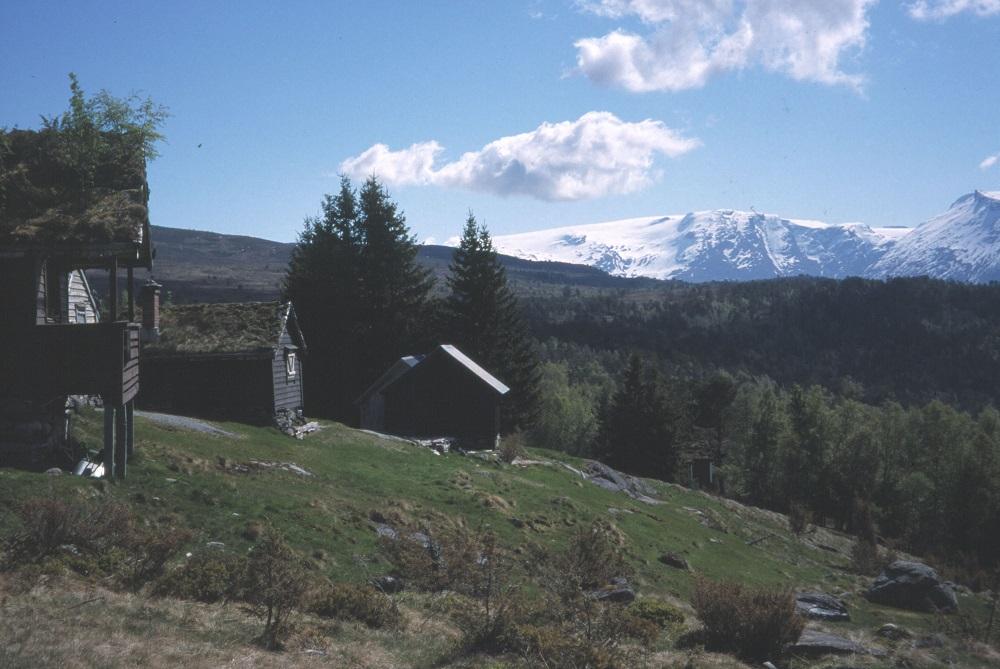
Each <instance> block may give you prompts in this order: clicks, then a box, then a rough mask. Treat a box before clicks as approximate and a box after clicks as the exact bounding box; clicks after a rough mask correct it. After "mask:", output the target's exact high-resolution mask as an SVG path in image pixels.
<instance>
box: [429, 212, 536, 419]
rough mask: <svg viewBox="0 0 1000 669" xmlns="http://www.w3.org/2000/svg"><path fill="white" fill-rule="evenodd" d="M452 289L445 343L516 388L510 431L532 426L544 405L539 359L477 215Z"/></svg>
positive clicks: (508, 410)
mask: <svg viewBox="0 0 1000 669" xmlns="http://www.w3.org/2000/svg"><path fill="white" fill-rule="evenodd" d="M448 288H449V289H450V294H449V296H448V298H447V300H446V301H445V308H444V318H443V320H444V328H443V331H442V333H441V339H442V341H444V340H447V342H446V343H453V344H455V345H456V346H458V347H459V348H460V349H461V350H462V351H463V352H464V353H466V354H467V355H469V356H470V357H472V359H473V360H476V361H477V362H479V363H480V364H481V365H482V366H483V367H485V368H486V369H487V370H489V371H490V372H491V373H492V374H494V375H495V376H497V377H498V378H499V379H500V380H501V381H503V382H504V383H505V384H507V385H508V386H509V387H510V389H511V391H510V393H509V394H508V396H507V397H506V398H505V399H504V403H503V405H502V407H503V408H502V411H501V423H502V426H501V427H502V429H503V431H504V432H507V433H509V432H512V431H514V430H517V429H521V428H527V427H530V425H531V423H532V421H533V419H534V417H535V415H536V413H537V406H538V384H539V380H540V371H539V366H538V357H537V354H536V352H535V349H534V346H533V344H532V342H531V340H530V338H529V336H528V331H527V328H526V326H525V325H524V321H523V320H522V318H521V314H520V309H519V306H518V303H517V298H516V297H515V295H514V292H513V291H512V290H511V288H510V286H509V284H508V283H507V272H506V270H505V269H504V267H503V265H502V264H501V263H500V259H499V257H498V256H497V252H496V249H495V248H494V247H493V239H492V238H491V237H490V233H489V230H487V228H486V226H485V225H480V224H478V223H477V222H476V218H475V216H474V215H473V214H472V212H471V211H470V212H469V216H468V218H467V219H466V221H465V227H464V229H463V231H462V240H461V242H460V243H459V246H458V248H457V249H456V250H455V254H454V256H453V257H452V262H451V265H450V266H449V276H448Z"/></svg>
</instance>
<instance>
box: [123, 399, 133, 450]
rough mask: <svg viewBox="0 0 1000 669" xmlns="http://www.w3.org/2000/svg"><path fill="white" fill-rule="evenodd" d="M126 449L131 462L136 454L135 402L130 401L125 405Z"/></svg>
mask: <svg viewBox="0 0 1000 669" xmlns="http://www.w3.org/2000/svg"><path fill="white" fill-rule="evenodd" d="M125 449H126V452H127V453H128V459H129V460H131V459H132V454H133V453H135V400H129V401H128V404H126V405H125Z"/></svg>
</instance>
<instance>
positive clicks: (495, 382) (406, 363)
mask: <svg viewBox="0 0 1000 669" xmlns="http://www.w3.org/2000/svg"><path fill="white" fill-rule="evenodd" d="M439 351H440V352H441V354H443V355H447V356H448V357H450V358H451V359H453V360H455V361H456V362H457V363H459V364H460V365H462V366H463V367H465V368H466V369H467V370H469V371H470V372H472V373H473V374H475V375H476V376H477V377H478V378H479V379H480V380H481V381H483V382H484V383H486V385H488V386H490V387H491V388H492V389H493V390H495V391H496V392H497V393H498V394H500V395H506V394H507V393H509V392H510V388H508V387H507V386H506V385H505V384H504V383H503V382H502V381H500V379H498V378H497V377H495V376H493V375H492V374H490V373H489V372H487V371H486V370H485V369H483V368H482V367H480V366H479V365H478V364H477V363H476V362H475V361H473V360H472V358H470V357H469V356H467V355H465V354H464V353H462V352H461V351H459V350H458V349H457V348H455V347H454V346H452V345H451V344H442V345H440V346H438V347H437V348H436V349H434V351H433V353H429V354H427V355H407V356H404V357H402V358H400V359H399V360H397V361H396V362H395V363H394V364H393V365H392V367H390V368H389V369H387V370H386V371H385V373H384V374H382V376H380V377H378V380H376V381H375V383H373V384H371V385H370V386H368V389H367V390H365V392H363V393H361V396H360V397H359V398H358V399H357V400H355V403H356V404H361V403H363V402H365V401H366V400H367V399H368V398H369V397H371V396H372V395H373V394H374V393H377V392H381V391H382V390H383V389H384V388H385V387H386V386H388V385H390V384H392V383H394V382H395V381H396V380H397V379H399V378H400V377H401V376H403V375H404V374H406V373H407V372H409V371H410V370H411V369H413V368H414V367H416V366H417V365H419V364H420V363H421V362H423V361H424V360H426V359H427V358H429V357H430V356H431V355H434V354H435V353H438V352H439Z"/></svg>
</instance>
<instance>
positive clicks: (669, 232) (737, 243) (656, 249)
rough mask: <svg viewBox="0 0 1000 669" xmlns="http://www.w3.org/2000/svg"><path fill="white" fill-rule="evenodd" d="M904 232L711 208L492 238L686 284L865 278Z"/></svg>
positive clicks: (503, 248)
mask: <svg viewBox="0 0 1000 669" xmlns="http://www.w3.org/2000/svg"><path fill="white" fill-rule="evenodd" d="M908 231H909V229H907V228H870V227H868V226H867V225H864V224H863V223H845V224H839V225H832V224H828V223H821V222H819V221H806V220H793V219H786V218H781V217H778V216H773V215H768V214H758V213H756V212H745V211H734V210H731V209H719V210H714V211H702V212H696V213H690V214H684V215H674V216H652V217H645V218H631V219H626V220H622V221H610V222H607V223H595V224H591V225H580V226H569V227H561V228H553V229H550V230H540V231H537V232H526V233H521V234H515V235H500V236H497V237H495V238H494V240H493V241H494V244H495V245H496V247H497V250H498V251H500V252H501V253H505V254H507V255H513V256H518V257H521V258H526V259H529V260H556V261H560V262H570V263H579V264H584V265H591V266H594V267H598V268H600V269H603V270H605V271H606V272H608V273H610V274H614V275H617V276H627V277H635V276H646V277H653V278H658V279H682V280H686V281H712V280H726V279H730V280H746V279H765V278H772V277H778V276H792V275H797V274H810V275H815V276H827V277H844V276H856V275H862V274H865V273H866V271H867V270H868V268H869V267H871V266H872V265H873V264H874V263H875V262H876V261H878V260H879V259H880V258H881V257H882V256H883V255H884V254H885V252H886V250H887V248H888V247H890V246H891V245H892V244H893V243H894V242H895V240H896V239H898V238H900V237H902V236H903V235H905V234H906V233H907V232H908Z"/></svg>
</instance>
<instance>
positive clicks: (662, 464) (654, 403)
mask: <svg viewBox="0 0 1000 669" xmlns="http://www.w3.org/2000/svg"><path fill="white" fill-rule="evenodd" d="M601 413H602V416H601V429H600V432H599V434H598V444H597V446H598V451H599V452H600V453H601V454H602V455H603V457H604V458H605V459H606V460H607V462H608V463H609V464H611V465H612V466H614V467H618V468H619V469H622V470H624V471H626V472H629V473H631V474H640V475H643V476H655V477H657V478H660V479H664V480H668V479H670V478H672V477H673V476H674V474H675V473H676V469H677V448H676V444H675V443H674V442H675V438H674V428H675V426H676V422H677V416H676V415H675V411H674V410H673V408H672V407H671V405H670V403H669V402H668V401H667V397H666V396H665V395H664V393H663V388H662V385H661V383H660V381H659V379H658V378H657V377H656V376H655V375H654V376H653V377H652V378H647V376H646V373H645V370H644V369H643V365H642V360H641V359H640V358H639V356H638V355H636V354H633V355H632V357H631V358H630V360H629V365H628V368H626V370H625V374H624V376H623V378H622V383H621V385H620V386H619V388H618V391H617V392H616V393H615V394H614V396H613V397H612V398H611V401H610V402H609V403H608V404H607V405H605V406H604V407H602V412H601Z"/></svg>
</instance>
